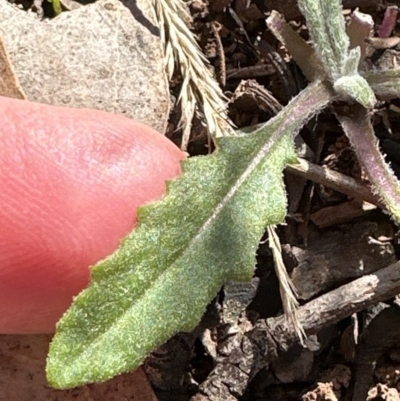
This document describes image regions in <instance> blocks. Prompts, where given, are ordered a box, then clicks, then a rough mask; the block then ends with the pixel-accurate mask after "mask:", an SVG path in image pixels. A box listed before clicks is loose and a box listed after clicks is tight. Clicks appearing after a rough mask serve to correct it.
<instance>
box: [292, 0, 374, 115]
mask: <svg viewBox="0 0 400 401" xmlns="http://www.w3.org/2000/svg"><path fill="white" fill-rule="evenodd" d="M298 4H299V8H300V10H301V12H302V13H303V15H304V17H305V18H306V20H307V27H308V29H309V32H310V36H311V38H312V39H313V42H314V47H315V50H316V52H317V54H318V55H319V57H320V58H321V60H322V62H323V64H324V66H325V70H326V73H327V74H328V76H329V78H330V80H331V83H332V85H333V87H334V89H335V90H336V91H337V93H338V94H341V95H344V96H346V97H351V98H352V99H354V100H355V101H357V102H359V103H360V104H362V105H363V106H364V107H367V108H372V107H373V106H374V105H375V103H376V98H375V95H374V93H373V91H372V89H371V87H370V86H369V85H368V82H367V81H366V80H365V79H364V78H363V77H361V76H360V75H359V73H358V66H359V63H360V59H361V49H360V47H356V48H353V49H350V39H349V37H348V36H347V33H346V30H345V21H344V17H343V14H342V5H341V1H340V0H329V1H327V0H299V2H298Z"/></svg>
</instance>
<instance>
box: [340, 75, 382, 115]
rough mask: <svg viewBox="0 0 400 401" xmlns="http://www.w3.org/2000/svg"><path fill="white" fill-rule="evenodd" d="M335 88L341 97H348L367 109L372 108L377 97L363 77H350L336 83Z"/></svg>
mask: <svg viewBox="0 0 400 401" xmlns="http://www.w3.org/2000/svg"><path fill="white" fill-rule="evenodd" d="M333 88H334V89H335V90H336V92H337V93H338V94H340V95H344V96H348V97H350V98H352V99H354V100H355V101H356V102H358V103H360V104H361V105H362V106H364V107H365V108H367V109H368V108H372V107H374V104H375V103H376V97H375V95H374V92H373V91H372V88H371V87H370V86H369V85H368V82H367V81H366V79H365V78H363V77H362V76H361V75H348V76H344V77H342V78H339V79H337V80H336V81H335V83H334V85H333Z"/></svg>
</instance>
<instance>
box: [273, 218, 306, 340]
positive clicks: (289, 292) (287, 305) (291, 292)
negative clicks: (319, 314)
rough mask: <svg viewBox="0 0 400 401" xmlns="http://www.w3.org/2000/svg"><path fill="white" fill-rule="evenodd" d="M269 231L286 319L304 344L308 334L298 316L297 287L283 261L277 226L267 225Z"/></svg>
mask: <svg viewBox="0 0 400 401" xmlns="http://www.w3.org/2000/svg"><path fill="white" fill-rule="evenodd" d="M267 232H268V238H269V247H270V248H271V251H272V256H273V257H274V264H275V272H276V275H277V277H278V281H279V290H280V293H281V298H282V304H283V310H284V312H285V316H286V319H287V320H288V321H289V322H290V323H292V325H293V328H294V330H295V332H296V334H297V336H298V337H299V339H300V341H301V343H302V344H304V340H305V339H306V334H305V332H304V329H303V326H302V325H301V323H300V321H299V319H298V317H297V309H298V306H299V303H298V302H297V299H296V288H295V287H294V285H293V283H292V280H291V279H290V277H289V275H288V273H287V270H286V266H285V264H284V262H283V258H282V247H281V243H280V241H279V237H278V235H277V233H276V226H275V225H270V226H267Z"/></svg>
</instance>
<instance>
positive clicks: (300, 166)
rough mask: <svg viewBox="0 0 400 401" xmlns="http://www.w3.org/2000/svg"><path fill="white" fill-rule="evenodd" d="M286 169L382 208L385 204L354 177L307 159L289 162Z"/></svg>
mask: <svg viewBox="0 0 400 401" xmlns="http://www.w3.org/2000/svg"><path fill="white" fill-rule="evenodd" d="M286 170H287V171H288V172H290V173H293V174H296V175H299V176H301V177H304V178H306V179H308V180H311V181H314V182H316V183H318V184H322V185H325V186H327V187H329V188H332V189H334V190H335V191H338V192H341V193H344V194H346V195H348V196H350V197H352V198H356V199H359V200H363V201H367V202H369V203H372V204H373V205H376V206H378V207H380V208H382V209H385V207H384V205H383V204H382V203H381V202H379V200H378V199H377V198H376V197H375V196H374V195H373V194H372V192H371V191H370V190H369V189H368V188H367V187H365V186H363V185H361V184H359V183H358V182H357V181H356V180H355V179H354V178H351V177H349V176H347V175H344V174H341V173H338V172H337V171H334V170H331V169H329V168H326V167H321V166H317V165H316V164H313V163H310V162H308V161H307V160H304V159H301V158H298V163H297V164H289V165H288V166H286Z"/></svg>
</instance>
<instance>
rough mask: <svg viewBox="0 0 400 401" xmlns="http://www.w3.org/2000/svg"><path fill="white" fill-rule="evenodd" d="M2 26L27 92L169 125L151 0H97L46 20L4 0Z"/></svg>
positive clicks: (35, 96)
mask: <svg viewBox="0 0 400 401" xmlns="http://www.w3.org/2000/svg"><path fill="white" fill-rule="evenodd" d="M0 34H1V35H2V37H3V40H4V42H5V45H6V48H7V50H8V53H9V57H10V60H11V63H12V65H13V67H14V69H15V72H16V75H17V77H18V80H19V82H20V84H21V86H22V88H23V90H24V91H25V93H26V95H27V97H28V99H29V100H33V101H38V102H41V103H48V104H54V105H61V106H71V107H88V108H94V109H101V110H106V111H111V112H115V113H119V114H124V115H126V116H128V117H131V118H135V119H137V120H139V121H141V122H144V123H146V124H148V125H151V126H153V127H154V128H155V129H157V130H158V131H160V132H164V130H165V127H166V121H167V116H168V112H169V94H168V87H167V80H166V76H165V73H164V68H163V55H162V45H161V41H160V36H159V29H158V27H157V26H156V25H155V17H154V14H153V8H152V7H151V3H150V2H149V1H148V0H135V1H133V0H129V1H126V2H125V3H122V2H120V1H117V0H99V1H97V2H96V3H94V4H90V5H87V6H82V7H80V8H79V9H76V10H73V11H70V12H68V11H66V12H63V13H62V14H61V15H59V16H58V17H56V18H54V19H52V20H43V21H41V20H39V18H37V16H36V15H35V14H33V13H29V12H26V11H23V10H20V9H18V8H17V7H15V6H13V5H11V4H9V3H8V2H7V1H5V0H0Z"/></svg>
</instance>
